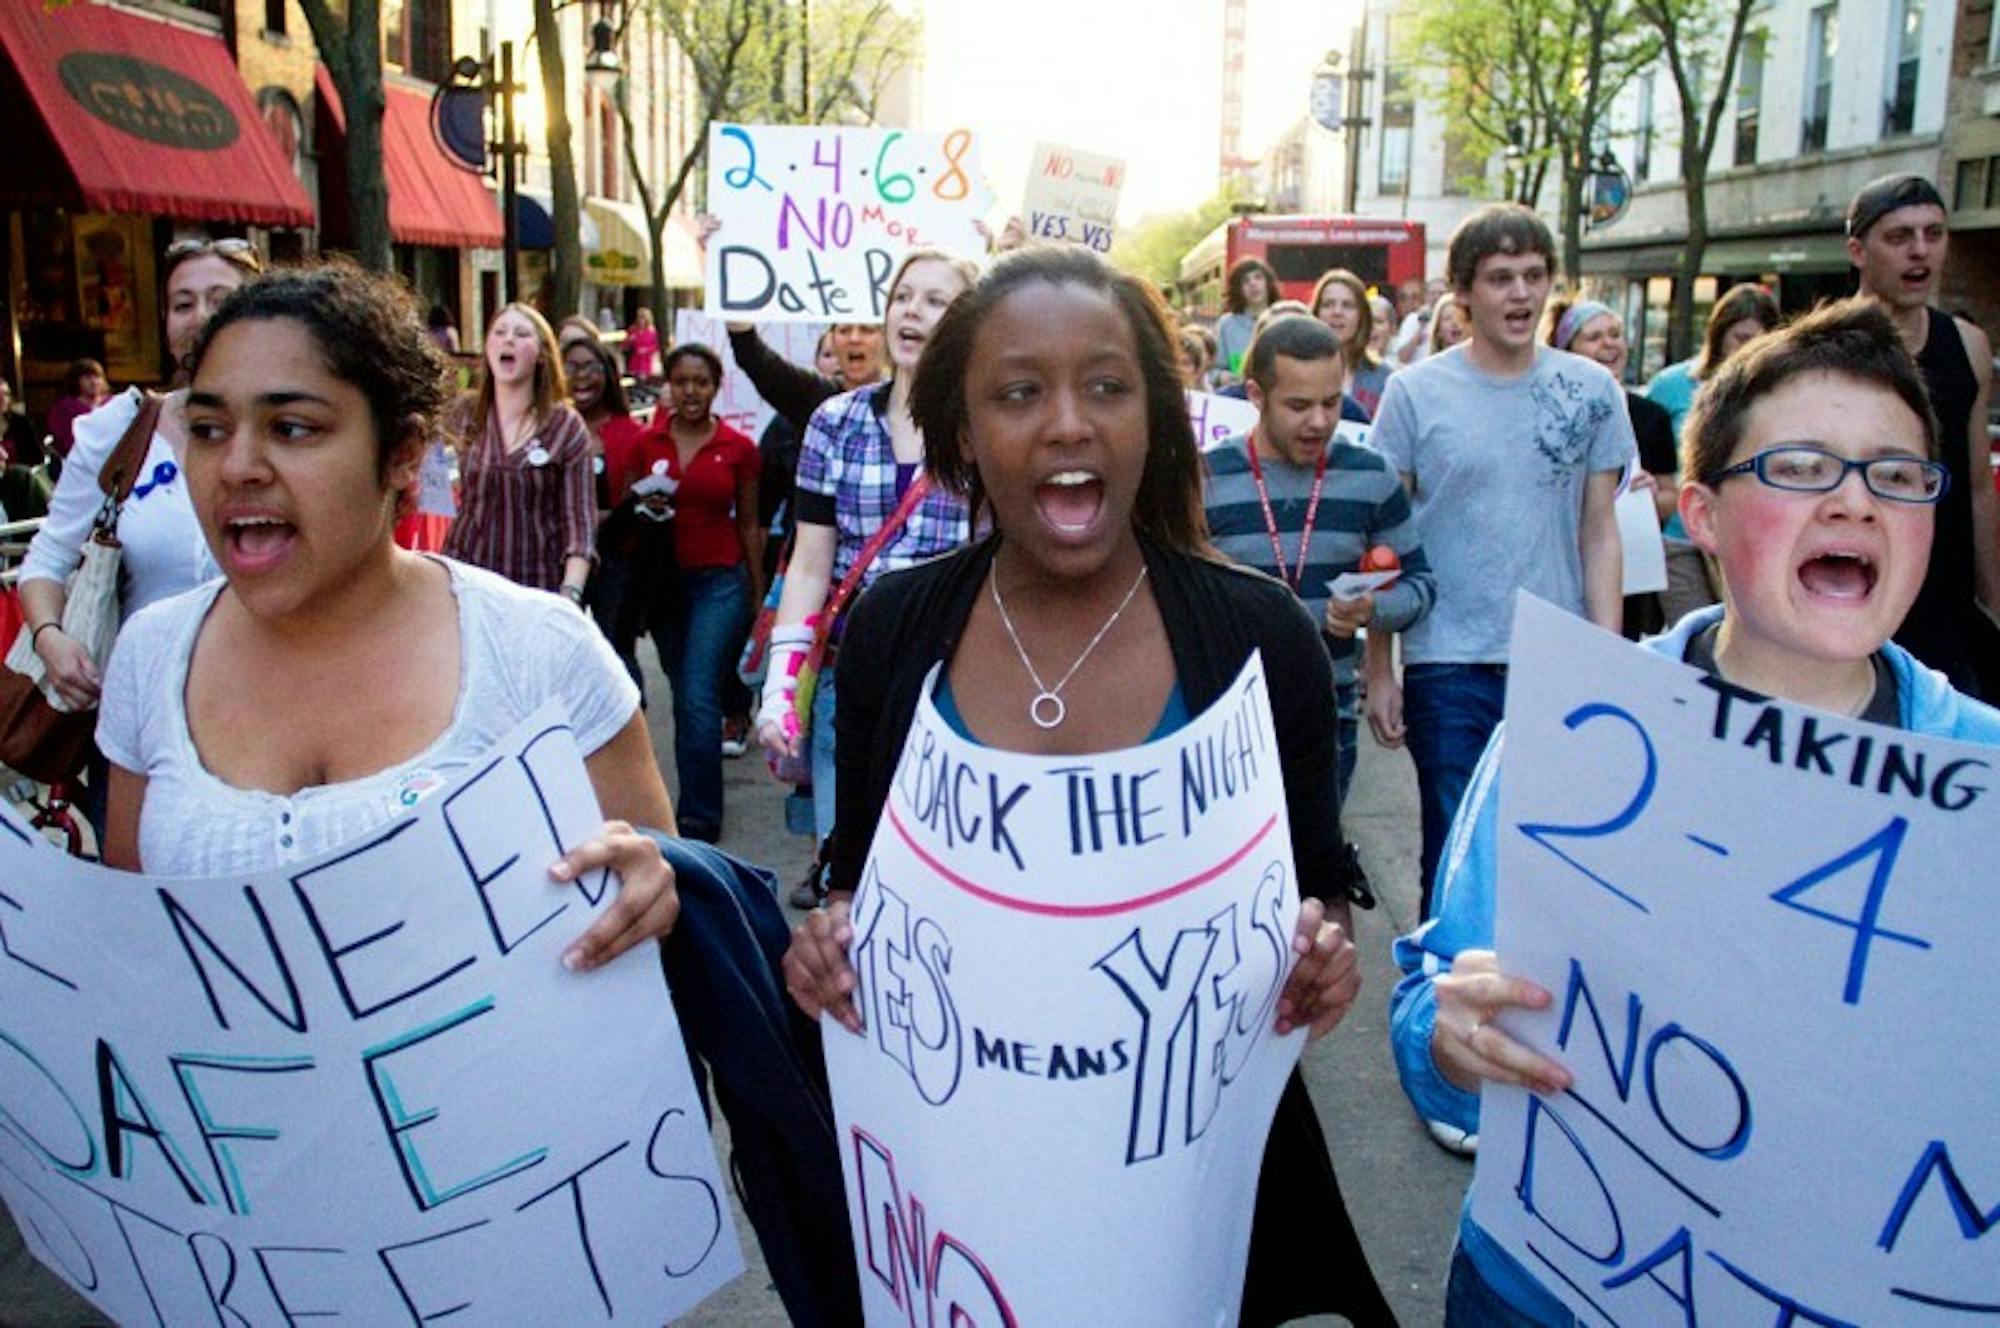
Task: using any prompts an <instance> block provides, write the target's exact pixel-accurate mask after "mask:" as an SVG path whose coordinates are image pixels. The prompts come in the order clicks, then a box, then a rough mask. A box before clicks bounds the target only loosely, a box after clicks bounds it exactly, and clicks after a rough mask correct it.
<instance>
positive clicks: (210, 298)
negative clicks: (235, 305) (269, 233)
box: [20, 239, 264, 709]
mask: <svg viewBox="0 0 2000 1328" xmlns="http://www.w3.org/2000/svg"><path fill="white" fill-rule="evenodd" d="M263 268H264V265H263V262H262V261H261V260H260V259H259V258H258V256H257V251H256V249H254V248H252V247H251V245H250V242H249V241H247V240H237V239H223V240H181V241H177V242H176V243H174V244H172V245H170V246H168V248H167V251H166V254H165V255H164V257H163V259H162V262H161V273H160V282H161V287H160V288H161V290H162V291H164V292H165V296H166V298H165V301H164V303H165V305H166V339H167V352H168V354H169V355H170V356H171V357H172V360H173V366H174V367H173V384H174V388H175V389H176V390H175V391H173V392H172V393H171V394H170V395H169V396H168V398H167V400H166V403H165V405H164V406H163V407H162V408H161V410H160V419H159V424H158V426H157V428H156V429H155V431H154V434H153V442H152V446H151V447H150V448H149V449H148V450H147V452H146V457H145V460H144V461H143V462H141V463H140V468H139V474H138V480H137V483H136V484H135V485H134V486H133V489H132V495H131V497H130V498H128V499H127V500H126V502H125V507H124V510H123V512H122V513H121V514H120V516H119V519H118V540H119V543H120V544H122V545H123V546H124V552H123V556H122V557H121V559H120V564H119V580H120V585H119V603H118V609H119V615H120V620H121V621H123V620H124V619H128V618H130V617H131V616H132V615H133V614H134V613H137V612H138V611H139V610H140V609H142V608H144V607H145V606H146V605H148V604H151V603H152V602H153V601H154V600H158V599H165V598H166V597H167V596H169V595H174V594H178V593H180V592H181V591H183V590H191V589H193V588H194V587H195V586H198V585H200V584H201V583H202V582H204V581H207V580H209V579H210V578H212V577H214V576H215V575H217V572H218V569H217V567H216V565H215V561H214V559H212V558H211V557H209V553H208V545H207V544H206V543H205V542H204V541H203V539H202V535H201V527H200V526H199V525H198V524H197V523H196V521H195V517H194V508H193V507H192V506H191V505H190V504H189V502H188V496H187V488H186V486H185V485H184V484H183V483H182V482H181V476H180V471H181V465H182V459H181V456H182V452H183V451H184V450H185V447H186V443H187V436H186V430H185V427H184V425H183V422H182V417H181V412H182V406H183V403H184V401H185V398H186V391H185V388H186V371H185V363H186V360H187V357H188V354H189V353H190V352H191V351H192V350H193V349H194V345H195V341H196V340H197V339H198V338H199V337H200V335H201V330H202V328H204V327H206V326H207V325H208V320H209V319H210V318H211V317H212V316H214V314H215V311H216V309H217V308H219V307H220V306H221V304H222V301H223V299H224V298H225V297H226V296H227V295H228V294H229V293H230V292H231V291H233V290H235V289H236V288H237V287H238V286H241V285H242V284H243V283H244V282H246V281H248V280H250V278H252V277H254V276H256V275H257V274H258V273H259V272H261V271H263ZM142 400H143V397H142V394H141V393H140V391H139V389H137V388H132V389H130V390H128V391H127V392H125V393H124V394H123V395H121V396H118V397H115V398H113V399H112V400H110V401H108V402H106V403H105V404H104V405H102V406H100V407H99V408H97V409H96V410H93V411H91V412H90V413H89V414H87V415H80V416H78V417H77V420H76V425H75V431H76V433H75V436H76V442H75V446H74V447H72V448H71V450H70V453H69V456H68V458H67V459H66V461H65V464H64V466H63V472H62V478H61V480H59V481H58V482H57V484H56V489H55V493H54V494H53V495H52V496H51V497H50V499H49V514H48V519H47V520H45V521H44V522H43V523H42V528H41V530H39V531H38V532H36V535H35V539H34V542H33V543H32V544H30V545H29V546H28V553H27V557H26V558H25V559H24V560H23V561H22V563H21V583H20V585H21V610H22V613H23V615H24V617H25V619H26V625H25V626H24V627H23V629H22V630H24V631H30V632H33V633H34V634H35V637H34V648H35V653H36V654H38V655H40V656H41V657H42V662H43V663H44V664H46V665H47V666H48V671H49V677H50V679H51V680H52V681H53V682H54V684H55V688H56V692H57V693H58V694H59V695H60V696H62V697H63V699H64V700H66V701H68V702H69V703H70V704H71V705H72V706H75V707H77V708H78V709H89V708H90V707H93V706H95V705H96V704H97V697H98V691H99V688H100V687H101V685H102V675H101V673H100V667H101V665H100V662H98V661H93V660H92V659H91V657H90V654H89V652H88V651H86V650H85V649H84V648H83V647H82V646H80V645H78V644H77V643H76V642H75V641H73V640H71V639H70V638H69V637H68V636H67V635H65V634H64V632H63V630H62V615H63V606H64V604H65V603H67V601H68V585H69V578H70V574H71V573H73V572H75V571H76V569H77V566H78V564H79V563H81V562H82V560H83V542H84V541H85V540H86V539H88V538H90V530H91V526H92V524H93V523H94V522H95V521H96V519H97V513H98V509H99V508H100V507H102V506H103V505H104V492H103V490H102V489H100V488H99V487H98V482H97V475H98V471H99V470H100V469H102V468H103V466H104V463H105V462H106V461H107V460H109V459H110V457H111V454H112V452H113V451H115V450H116V449H117V447H118V444H119V441H120V440H122V439H123V438H124V437H125V430H126V429H127V428H128V427H129V426H130V425H131V423H132V421H133V419H134V418H136V417H137V415H138V413H139V406H140V404H141V402H142Z"/></svg>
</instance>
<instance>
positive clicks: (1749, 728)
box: [1472, 596, 2000, 1328]
mask: <svg viewBox="0 0 2000 1328" xmlns="http://www.w3.org/2000/svg"><path fill="white" fill-rule="evenodd" d="M1508 679H1509V685H1508V695H1507V729H1506V745H1505V749H1504V750H1505V764H1504V767H1503V773H1502V781H1503V782H1502V793H1501V802H1500V809H1499V825H1500V829H1499V856H1498V870H1499V879H1498V885H1499V894H1498V915H1497V922H1498V929H1497V934H1496V937H1495V948H1496V950H1497V951H1498V953H1499V955H1500V962H1501V966H1502V967H1503V968H1504V969H1505V970H1506V971H1508V972H1510V973H1517V974H1520V975H1522V976H1524V977H1528V978H1532V979H1533V980H1534V981H1536V982H1538V983H1540V984H1541V985H1542V986H1544V987H1546V988H1547V989H1548V990H1549V991H1550V992H1551V993H1552V994H1553V995H1554V998H1555V999H1554V1003H1553V1005H1552V1007H1551V1008H1550V1009H1548V1010H1547V1011H1545V1012H1541V1013H1536V1014H1526V1013H1522V1012H1513V1013H1510V1014H1509V1015H1508V1016H1506V1017H1505V1018H1504V1019H1503V1020H1502V1023H1503V1024H1504V1026H1505V1027H1506V1029H1507V1031H1508V1032H1509V1033H1511V1034H1512V1035H1513V1036H1515V1037H1516V1038H1519V1039H1520V1040H1522V1041H1524V1042H1526V1043H1528V1044H1529V1045H1531V1046H1533V1047H1535V1048H1537V1049H1538V1050H1540V1051H1543V1052H1545V1053H1546V1054H1548V1055H1550V1056H1553V1057H1555V1058H1556V1059H1558V1060H1559V1061H1561V1062H1562V1063H1563V1064H1564V1065H1566V1066H1568V1067H1569V1069H1570V1070H1571V1071H1572V1072H1573V1073H1574V1075H1575V1076H1576V1081H1575V1084H1574V1086H1573V1087H1572V1088H1571V1089H1570V1090H1569V1091H1567V1092H1565V1093H1562V1094H1559V1095H1556V1096H1554V1097H1549V1098H1541V1097H1531V1096H1529V1095H1528V1094H1526V1093H1525V1092H1523V1091H1521V1090H1519V1089H1514V1088H1505V1087H1499V1086H1496V1085H1491V1084H1489V1085H1487V1086H1486V1089H1485V1091H1484V1094H1483V1095H1482V1098H1481V1105H1480V1112H1481V1128H1480V1138H1479V1167H1478V1173H1477V1175H1476V1177H1475V1178H1474V1181H1473V1190H1472V1215H1473V1217H1474V1219H1475V1220H1476V1221H1477V1222H1478V1223H1479V1224H1480V1225H1481V1226H1482V1227H1484V1228H1485V1230H1486V1231H1487V1232H1488V1233H1490V1234H1492V1235H1493V1236H1495V1237H1496V1238H1498V1239H1499V1240H1500V1241H1501V1242H1502V1243H1503V1244H1504V1245H1505V1246H1506V1247H1507V1249H1508V1250H1509V1251H1510V1252H1511V1253H1512V1254H1513V1255H1514V1256H1515V1258H1517V1259H1519V1260H1520V1261H1521V1263H1522V1264H1523V1265H1524V1266H1525V1267H1526V1268H1527V1269H1528V1271H1529V1272H1531V1273H1532V1274H1533V1275H1534V1276H1535V1277H1536V1278H1538V1279H1539V1280H1540V1281H1541V1282H1542V1284H1543V1285H1544V1286H1546V1287H1547V1288H1548V1289H1549V1290H1550V1291H1551V1292H1553V1293H1554V1294H1555V1295H1557V1296H1559V1297H1561V1298H1562V1299H1563V1300H1564V1301H1565V1302H1567V1303H1568V1304H1569V1305H1570V1306H1571V1308H1572V1309H1574V1310H1575V1311H1576V1312H1577V1314H1578V1315H1579V1317H1580V1318H1581V1319H1582V1321H1583V1322H1585V1323H1588V1324H1602V1323H1617V1324H1621V1325H1625V1326H1626V1328H1643V1326H1644V1325H1655V1324H1658V1325H1668V1324H1671V1325H1675V1328H1682V1326H1683V1325H1686V1324H1691V1323H1695V1322H1697V1321H1699V1322H1703V1323H1729V1324H1736V1323H1759V1324H1770V1323H1790V1324H1808V1323H1810V1324H1819V1325H1835V1324H1886V1323H1897V1324H1951V1323H1965V1324H1973V1323H1991V1322H1994V1318H1993V1316H1995V1315H1996V1314H2000V1279H1996V1277H1995V1273H1994V1270H1995V1268H1996V1266H2000V1264H1996V1259H2000V1248H1997V1247H2000V1224H1996V1222H1995V1217H1994V1215H1995V1213H1996V1211H2000V1209H1996V1207H1995V1205H1996V1204H2000V1134H1996V1133H1995V1131H1994V1129H1993V1124H1992V1123H1993V1120H1994V1118H1995V1114H1996V1111H2000V1051H1996V1049H1995V1046H1994V1044H1993V1040H1992V1039H1991V1038H1986V1037H1982V1036H1979V1035H1978V1033H1977V1032H1976V1030H1978V1029H1981V1028H1984V1027H1986V1026H1988V1024H1989V1023H1990V1019H1991V1006H1992V1000H1991V993H1992V990H1993V978H1992V972H1993V959H1992V957H1993V954H1994V952H1995V943H1996V940H2000V914H1996V912H1995V910H1994V908H1993V889H1992V886H1993V879H1994V878H1993V872H1992V870H1991V868H1990V867H1989V866H1987V865H1986V864H1985V861H1984V858H1983V857H1982V856H1981V855H1984V854H1988V853H1990V847H1989V846H1990V845H1991V843H1992V841H1993V833H1994V830H1995V828H1996V824H2000V822H1996V817H1995V815H1994V803H1993V800H1994V797H1995V794H1994V793H1993V783H1994V779H1993V762H1994V753H1993V751H1992V750H1991V749H1987V748H1979V747H1972V746H1966V745H1963V744H1958V743H1953V742H1947V741H1943V740H1939V739H1932V738H1926V737H1923V736H1921V735H1919V734H1916V733H1912V732H1906V731H1902V730H1897V729H1889V728H1882V727H1877V726H1874V725H1869V724H1864V723H1861V722H1860V721H1857V720H1852V719H1846V718H1840V717H1836V716H1832V715H1828V714H1825V713H1822V712H1818V711H1812V710H1808V709H1805V708H1803V707H1800V706H1794V705H1788V704H1780V703H1775V702H1769V701H1764V700H1760V699H1758V698H1757V697H1755V696H1753V695H1751V694H1749V693H1746V692H1742V691H1739V690H1737V689H1735V688H1733V687H1731V686H1730V685H1728V684H1727V683H1724V682H1722V681H1721V680H1719V679H1715V678H1709V677H1706V676H1705V675H1702V674H1700V673H1698V672H1697V671H1695V670H1693V669H1691V668H1686V667H1683V666H1680V665H1678V664H1676V663H1674V662H1672V661H1670V660H1667V659H1664V658H1662V657H1660V656H1657V655H1654V654H1652V653H1651V652H1648V651H1645V650H1642V649H1637V648H1634V647H1631V646H1628V645H1626V644H1625V643H1623V642H1621V641H1618V640H1617V639H1616V638H1614V637H1611V636H1609V635H1608V634H1606V633H1603V632H1600V631H1598V630H1596V629H1594V628H1591V627H1589V626H1587V625H1585V624H1583V623H1581V622H1579V621H1578V620H1576V619H1575V618H1572V617H1571V616H1569V615H1567V614H1564V613H1561V612H1559V611H1558V610H1556V609H1554V608H1552V607H1550V606H1548V605H1546V604H1543V603H1540V602H1539V601H1535V600H1531V599H1528V598H1526V597H1525V596H1524V597H1523V598H1522V601H1521V605H1520V609H1519V611H1518V616H1517V617H1516V620H1515V627H1514V649H1513V655H1512V661H1511V667H1510V669H1509V672H1508Z"/></svg>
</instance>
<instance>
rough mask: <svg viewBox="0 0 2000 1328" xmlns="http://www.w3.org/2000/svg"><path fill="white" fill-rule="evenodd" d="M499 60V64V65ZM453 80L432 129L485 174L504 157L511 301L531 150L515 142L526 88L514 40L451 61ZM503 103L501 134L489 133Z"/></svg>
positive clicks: (516, 288) (464, 162)
mask: <svg viewBox="0 0 2000 1328" xmlns="http://www.w3.org/2000/svg"><path fill="white" fill-rule="evenodd" d="M496 61H497V65H498V67H497V68H496V67H495V66H496ZM451 72H452V78H453V80H454V81H453V82H452V84H451V85H450V86H448V87H442V88H439V89H438V91H437V96H436V97H435V98H434V99H433V101H432V104H431V133H432V134H433V135H434V136H435V137H436V138H437V141H438V144H439V146H440V147H442V148H443V149H444V151H445V156H446V157H447V158H448V159H449V160H451V161H452V162H453V164H455V165H458V166H462V167H464V168H465V169H466V170H468V171H477V172H479V173H480V174H482V175H483V174H485V173H486V171H487V170H488V169H489V168H490V162H489V159H490V157H491V156H492V155H493V154H494V153H498V154H499V157H500V235H501V242H500V243H501V248H502V250H503V252H504V255H505V256H504V258H503V259H502V260H501V261H502V262H504V263H505V264H506V270H505V271H503V272H502V273H501V274H500V282H501V289H502V291H503V292H504V293H505V298H506V300H507V302H508V303H509V304H512V303H513V302H514V301H515V300H516V299H518V298H519V297H520V294H521V271H520V269H521V261H520V260H521V231H520V219H519V217H518V216H517V215H516V207H515V204H516V199H517V196H518V194H519V192H520V190H519V178H518V172H519V161H520V157H521V154H522V153H524V152H526V151H527V149H526V148H525V147H523V146H522V145H521V144H520V143H518V142H516V141H515V134H514V127H515V126H514V98H515V97H516V96H517V95H519V94H520V93H521V92H522V91H523V89H522V88H521V87H520V86H519V85H518V84H516V83H515V82H514V43H513V42H510V41H503V42H501V43H500V50H499V53H498V55H497V57H496V56H495V55H494V54H492V53H488V54H487V55H484V56H482V57H481V58H479V59H477V60H475V59H473V58H472V57H471V56H469V55H462V56H460V57H459V58H458V59H457V60H455V61H453V62H452V66H451ZM496 99H497V100H498V102H499V111H500V138H499V141H498V142H494V141H493V140H491V139H490V138H489V137H488V136H487V133H486V122H485V117H486V112H487V111H488V110H490V109H492V107H493V104H494V102H495V100H496Z"/></svg>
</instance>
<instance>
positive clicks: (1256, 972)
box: [824, 657, 1304, 1325]
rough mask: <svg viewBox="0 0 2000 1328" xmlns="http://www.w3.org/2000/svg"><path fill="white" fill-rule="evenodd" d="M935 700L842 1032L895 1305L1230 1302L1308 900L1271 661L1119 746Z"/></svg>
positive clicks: (1057, 1315)
mask: <svg viewBox="0 0 2000 1328" xmlns="http://www.w3.org/2000/svg"><path fill="white" fill-rule="evenodd" d="M928 692H929V689H928V688H926V699H925V700H924V701H923V702H922V703H921V704H920V705H919V707H918V710H917V716H916V719H915V721H914V722H913V723H912V725H911V728H910V735H909V741H908V743H907V744H906V745H905V747H904V751H903V756H902V759H901V761H900V763H899V764H898V766H897V769H896V773H895V779H894V787H893V789H892V790H891V792H890V795H889V802H888V805H887V806H886V808H885V809H884V812H883V816H882V820H881V823H880V825H879V827H878V828H877V830H876V834H875V841H874V845H873V848H872V849H871V851H870V854H869V858H868V863H867V865H866V867H865V869H864V872H863V879H862V883H861V886H860V889H859V890H858V891H857V892H856V894H855V898H854V905H853V913H852V918H853V925H854V936H855V940H854V946H853V950H852V952H851V957H852V959H853V963H854V967H855V973H856V978H857V981H858V983H859V993H858V997H857V1008H859V1009H860V1011H861V1013H862V1017H863V1019H864V1021H865V1024H866V1031H865V1032H864V1033H863V1034H862V1035H860V1036H856V1035H854V1034H851V1033H848V1032H847V1031H846V1030H844V1029H842V1028H841V1027H840V1026H839V1025H837V1024H834V1023H832V1022H831V1021H826V1022H825V1025H824V1026H825V1029H826V1055H827V1069H828V1071H829V1073H830V1075H831V1077H832V1082H833V1095H834V1112H835V1119H836V1125H837V1127H838V1129H839V1133H840V1139H841V1145H842V1163H843V1165H844V1167H845V1169H846V1175H847V1187H848V1211H849V1213H850V1214H851V1216H852V1218H853V1226H854V1240H855V1257H856V1260H857V1263H858V1267H859V1272H860V1277H861V1288H862V1302H863V1308H864V1310H865V1312H866V1314H867V1318H868V1321H869V1322H870V1323H873V1324H888V1323H910V1322H916V1323H937V1324H943V1323H966V1324H979V1325H997V1324H1011V1323H1168V1322H1181V1323H1185V1322H1195V1321H1213V1322H1226V1321H1230V1320H1231V1319H1232V1318H1233V1316H1234V1315H1235V1312H1236V1309H1237V1305H1238V1301H1239V1299H1240V1296H1241V1292H1242V1286H1243V1268H1244V1261H1245V1258H1246V1256H1247V1253H1248V1249H1249V1239H1250V1217H1251V1207H1252V1204H1253V1201H1254V1199H1255V1196H1256V1188H1257V1176H1258V1171H1259V1167H1260V1163H1261V1160H1262V1157H1263V1152H1264V1143H1265V1138H1266V1135H1267V1134H1268V1133H1269V1131H1270V1125H1271V1116H1272V1112H1273V1111H1274V1110H1275V1108H1276V1105H1277V1101H1278V1095H1279V1092H1280V1090H1281V1089H1282V1088H1283V1086H1284V1082H1285V1077H1286V1075H1287V1074H1289V1073H1290V1071H1291V1069H1292V1066H1293V1065H1294V1064H1295V1063H1296V1062H1297V1060H1298V1056H1299V1050H1300V1048H1301V1046H1302V1045H1303V1040H1304V1035H1303V1033H1302V1032H1294V1033H1292V1034H1290V1035H1288V1036H1286V1037H1284V1038H1278V1037H1275V1036H1274V1035H1273V1033H1272V1031H1271V1029H1272V1024H1273V1022H1274V1020H1275V1018H1276V1013H1277V1000H1278V994H1279V991H1280V988H1281V987H1282V985H1283V982H1284V979H1285V977H1286V975H1287V974H1288V973H1289V972H1290V968H1291V951H1290V945H1291V937H1292V931H1293V928H1294V926H1295V924H1296V920H1297V914H1298V887H1297V882H1296V879H1295V877H1294V873H1293V866H1292V846H1291V835H1290V828H1289V824H1288V822H1287V820H1286V818H1285V802H1284V787H1283V781H1282V777H1281V775H1280V772H1279V768H1278V748H1277V738H1276V735H1275V733H1274V732H1273V730H1272V726H1271V708H1270V701H1269V697H1268V694H1267V692H1266V690H1265V683H1264V674H1263V665H1262V662H1261V660H1260V659H1258V658H1254V657H1253V659H1252V660H1251V662H1250V663H1249V664H1248V665H1246V666H1245V668H1244V670H1243V673H1242V674H1241V675H1240V676H1239V677H1238V678H1237V680H1236V682H1235V684H1234V685H1233V686H1232V687H1230V689H1229V690H1228V691H1227V692H1226V693H1224V695H1223V697H1222V699H1220V700H1219V701H1217V702H1216V703H1215V704H1214V705H1213V706H1211V707H1210V708H1209V709H1208V711H1207V712H1206V713H1204V714H1202V715H1201V716H1200V717H1198V718H1197V719H1195V720H1194V721H1193V722H1192V723H1191V724H1189V725H1187V726H1186V727H1185V728H1182V729H1181V730H1179V731H1177V732H1175V733H1173V734H1172V735H1170V736H1168V737H1165V738H1162V739H1160V740H1158V741H1155V742H1151V743H1148V744H1146V745H1144V746H1141V747H1135V748H1132V749H1130V750H1127V751H1122V752H1114V753H1110V754H1107V755H1102V756H1090V757H1070V758H1040V757H1028V756H1022V755H1018V754H1014V753H1008V752H1001V751H995V750H992V749H990V748H986V747H981V746H979V745H977V744H975V743H973V742H971V741H969V740H967V739H965V738H963V737H961V736H959V735H958V734H957V733H955V732H954V731H953V730H952V729H951V728H950V727H949V726H948V725H947V724H946V723H945V721H944V720H943V719H942V718H941V717H940V716H939V714H938V711H937V708H936V706H935V705H934V704H933V703H932V702H931V701H930V700H929V699H928Z"/></svg>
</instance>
